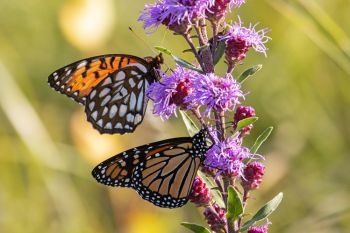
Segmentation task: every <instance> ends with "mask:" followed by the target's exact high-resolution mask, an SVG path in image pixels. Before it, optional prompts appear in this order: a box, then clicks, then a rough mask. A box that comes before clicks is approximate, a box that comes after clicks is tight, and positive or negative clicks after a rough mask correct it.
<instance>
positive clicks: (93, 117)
mask: <svg viewBox="0 0 350 233" xmlns="http://www.w3.org/2000/svg"><path fill="white" fill-rule="evenodd" d="M91 117H92V119H94V120H95V121H96V119H97V111H95V112H93V113H92V114H91Z"/></svg>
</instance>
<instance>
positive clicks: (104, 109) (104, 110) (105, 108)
mask: <svg viewBox="0 0 350 233" xmlns="http://www.w3.org/2000/svg"><path fill="white" fill-rule="evenodd" d="M107 112H108V108H107V107H104V108H103V112H102V116H104V115H106V113H107Z"/></svg>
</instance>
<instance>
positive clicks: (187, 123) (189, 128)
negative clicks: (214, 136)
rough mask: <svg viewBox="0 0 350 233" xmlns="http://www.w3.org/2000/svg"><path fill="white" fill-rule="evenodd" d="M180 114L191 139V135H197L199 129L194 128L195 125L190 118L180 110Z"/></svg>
mask: <svg viewBox="0 0 350 233" xmlns="http://www.w3.org/2000/svg"><path fill="white" fill-rule="evenodd" d="M180 114H181V117H182V120H183V121H184V123H185V126H186V128H187V132H188V134H189V135H190V136H191V137H192V136H193V135H195V134H196V133H198V131H199V129H198V127H197V126H196V124H195V123H194V122H193V121H192V119H191V118H190V116H189V115H187V113H186V112H185V111H182V110H180Z"/></svg>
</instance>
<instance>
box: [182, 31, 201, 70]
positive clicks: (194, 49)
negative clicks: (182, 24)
mask: <svg viewBox="0 0 350 233" xmlns="http://www.w3.org/2000/svg"><path fill="white" fill-rule="evenodd" d="M182 36H183V37H184V38H185V40H186V42H187V43H188V44H189V46H190V47H191V50H192V52H193V54H194V56H195V57H196V59H197V61H198V63H199V65H200V66H201V68H202V70H203V72H205V66H204V65H203V62H202V59H201V57H200V56H199V54H198V52H197V49H196V46H194V44H193V41H192V39H191V36H190V35H189V34H188V33H186V34H182Z"/></svg>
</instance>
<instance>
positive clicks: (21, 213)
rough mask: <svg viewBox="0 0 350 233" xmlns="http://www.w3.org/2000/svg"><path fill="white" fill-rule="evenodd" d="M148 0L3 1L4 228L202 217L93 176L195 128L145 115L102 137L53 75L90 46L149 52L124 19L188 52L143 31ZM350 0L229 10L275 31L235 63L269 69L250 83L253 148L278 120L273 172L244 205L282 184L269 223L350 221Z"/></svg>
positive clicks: (121, 228)
mask: <svg viewBox="0 0 350 233" xmlns="http://www.w3.org/2000/svg"><path fill="white" fill-rule="evenodd" d="M144 2H146V1H123V0H64V1H61V0H51V1H39V0H27V1H19V0H13V1H5V0H0V122H1V123H0V232H5V233H15V232H26V233H27V232H28V233H30V232H33V233H34V232H50V233H51V232H52V233H54V232H60V233H75V232H84V233H85V232H118V233H119V232H120V233H136V232H137V233H138V232H143V233H151V232H152V233H158V232H159V233H160V232H162V233H173V232H187V231H186V230H185V229H184V228H182V227H181V226H180V225H179V223H180V222H181V221H190V222H197V223H204V220H203V218H202V216H201V212H202V211H203V210H198V209H196V208H195V207H194V206H193V205H192V204H188V205H186V206H185V207H184V208H180V209H175V210H168V209H161V208H157V207H154V206H153V205H151V204H149V203H147V202H145V201H143V200H142V199H141V198H139V197H138V195H137V194H136V193H135V192H134V191H133V190H128V189H115V188H114V189H113V188H107V187H104V186H102V185H99V184H97V183H96V182H95V180H94V179H93V178H92V177H91V175H90V171H91V169H92V168H93V167H94V166H95V165H96V164H97V163H98V162H100V161H102V160H104V159H106V158H108V157H110V156H112V155H114V154H116V153H118V152H121V151H123V150H125V149H128V148H130V147H134V146H137V145H141V144H143V143H147V142H151V141H155V140H160V139H165V138H170V137H174V136H184V135H186V130H185V127H184V126H183V125H182V123H181V121H180V120H179V119H172V120H170V121H168V122H161V121H160V120H159V118H155V117H153V116H152V114H151V113H150V112H149V113H148V114H147V117H146V120H145V121H144V123H143V124H142V125H141V126H140V127H139V128H138V129H137V130H136V132H135V133H134V134H132V135H124V136H119V135H112V136H111V135H99V134H98V133H97V132H96V131H95V130H93V129H92V127H91V126H90V125H89V124H88V123H87V122H86V120H85V119H86V118H85V115H84V113H83V108H82V107H81V106H78V104H76V103H74V102H73V101H71V100H69V99H68V98H66V97H65V96H63V95H60V94H58V93H56V92H54V91H53V90H51V89H50V88H49V87H48V85H47V83H46V82H47V76H48V75H49V74H50V73H51V72H53V71H54V70H55V69H57V68H60V67H62V66H64V65H66V64H68V63H71V62H73V61H75V60H78V59H82V58H85V57H88V56H93V55H98V54H103V53H129V54H135V55H138V56H148V55H153V54H152V51H151V50H150V49H149V48H148V47H147V46H146V45H145V44H144V43H143V42H142V41H141V40H139V39H138V38H137V37H136V36H135V35H133V34H132V33H130V31H129V30H128V26H131V27H132V28H133V29H134V31H135V32H136V33H137V34H138V35H140V37H142V38H144V40H146V41H147V43H148V44H150V45H151V46H155V45H161V46H164V47H167V48H169V49H171V50H173V51H174V52H175V53H177V54H181V51H182V50H183V49H184V48H185V47H184V46H185V43H184V41H183V40H182V38H180V37H176V36H172V35H171V33H169V32H165V31H164V30H159V31H157V32H156V33H154V34H151V35H145V32H144V31H143V30H142V28H141V24H140V23H139V22H137V21H136V19H137V17H138V14H139V12H140V11H141V10H142V9H143V4H144ZM349 3H350V2H349V0H333V1H326V0H319V1H316V0H289V1H286V0H264V1H249V0H248V3H247V4H245V5H243V6H242V7H241V8H240V9H239V10H238V11H237V10H235V11H234V13H233V14H232V19H236V13H237V12H238V13H239V15H240V16H241V18H242V20H243V21H244V22H246V23H248V22H253V23H254V22H260V23H261V25H259V26H258V28H260V27H261V28H262V27H265V26H266V27H268V28H270V29H272V32H271V33H270V36H271V37H272V38H273V40H272V41H270V42H269V43H268V47H269V51H268V58H267V59H265V58H264V57H263V56H262V55H259V54H255V53H253V52H250V53H249V54H248V58H247V59H246V60H245V61H244V64H243V65H241V66H240V67H238V68H237V71H236V73H237V74H239V73H240V72H242V71H243V70H244V69H246V68H248V67H250V66H252V65H256V64H263V66H264V67H263V69H262V71H260V72H259V73H258V74H257V75H256V76H255V77H254V78H253V79H250V80H249V81H247V82H245V84H244V87H243V88H244V90H245V91H249V92H250V94H249V96H248V97H247V100H246V104H247V105H248V104H249V105H252V106H254V107H255V109H256V112H257V114H258V116H259V117H260V119H259V121H258V123H257V124H256V127H255V129H254V131H253V132H252V133H251V135H250V136H249V138H248V140H247V142H246V145H247V146H249V145H251V143H252V142H253V140H254V139H255V137H256V136H257V135H259V133H260V132H261V131H262V130H264V128H266V127H268V126H271V125H272V126H274V127H275V131H274V133H273V134H272V137H271V138H270V140H269V141H268V142H267V143H266V144H265V145H264V146H263V147H262V149H261V151H260V153H261V154H263V155H265V156H266V165H267V172H266V177H265V179H264V181H263V185H262V187H261V189H260V190H259V191H257V192H256V193H254V194H253V199H252V200H251V202H250V205H249V206H248V208H249V210H251V211H253V210H255V209H256V208H258V207H259V206H260V205H262V204H263V203H264V202H266V201H267V200H269V199H271V198H272V197H273V196H274V195H276V194H277V193H278V192H279V191H283V192H284V194H285V197H284V200H283V202H282V204H281V205H280V207H279V209H278V210H277V211H276V212H275V213H274V214H273V215H272V216H271V218H270V220H271V221H272V223H273V224H272V225H271V226H270V231H269V232H290V233H294V232H308V233H310V232H322V233H325V232H350V175H349V163H350V153H349V152H350V149H349V148H350V147H349V143H350V124H349V120H350V107H349V106H350V40H349V35H350V18H349V12H350V4H349ZM184 56H185V58H186V59H188V60H191V59H192V60H193V58H192V57H190V56H189V55H188V54H186V55H184ZM166 59H167V64H168V65H169V66H173V63H172V62H171V61H170V59H169V57H166ZM218 71H219V73H220V72H221V73H222V72H224V66H223V65H220V69H219V70H218ZM150 109H151V106H149V110H150Z"/></svg>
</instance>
